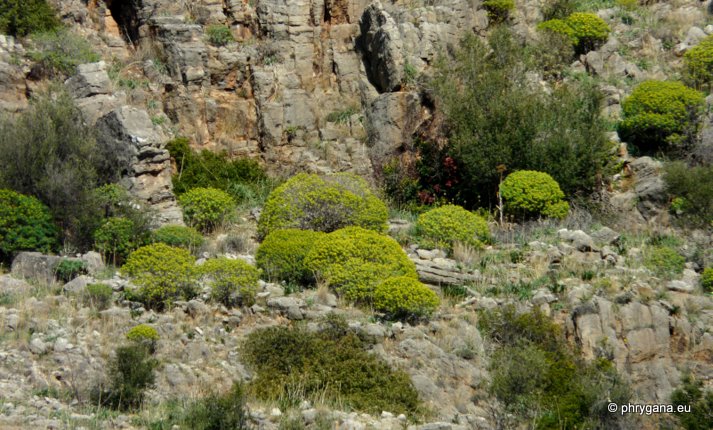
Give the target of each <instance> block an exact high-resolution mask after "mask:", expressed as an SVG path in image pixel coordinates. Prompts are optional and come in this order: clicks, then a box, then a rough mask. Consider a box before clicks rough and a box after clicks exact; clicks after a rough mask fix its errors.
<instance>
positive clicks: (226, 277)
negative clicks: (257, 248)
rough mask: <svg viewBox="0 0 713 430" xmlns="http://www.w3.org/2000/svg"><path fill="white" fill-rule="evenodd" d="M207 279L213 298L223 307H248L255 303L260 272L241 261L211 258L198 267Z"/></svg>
mask: <svg viewBox="0 0 713 430" xmlns="http://www.w3.org/2000/svg"><path fill="white" fill-rule="evenodd" d="M200 272H201V274H202V275H203V276H204V277H206V278H208V279H209V280H210V281H209V284H210V286H211V288H212V289H213V298H214V299H215V300H216V301H218V302H220V303H222V304H224V305H225V306H228V307H232V306H238V305H242V306H250V305H252V304H254V303H255V293H257V283H258V280H259V279H260V271H259V270H258V269H256V268H255V267H253V266H251V265H250V264H248V263H246V262H244V261H243V260H230V259H228V258H213V259H210V260H207V261H206V262H205V263H203V265H202V266H200Z"/></svg>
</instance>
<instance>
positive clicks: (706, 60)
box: [683, 35, 713, 88]
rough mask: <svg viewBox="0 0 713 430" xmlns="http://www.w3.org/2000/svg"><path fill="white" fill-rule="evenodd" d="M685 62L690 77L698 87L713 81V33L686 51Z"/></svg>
mask: <svg viewBox="0 0 713 430" xmlns="http://www.w3.org/2000/svg"><path fill="white" fill-rule="evenodd" d="M683 62H684V67H685V71H686V75H687V77H688V79H689V80H690V81H691V84H693V86H695V87H696V88H702V87H704V86H710V84H711V82H713V35H710V36H708V37H706V38H705V39H703V40H702V41H701V42H700V43H699V44H698V45H696V46H694V47H693V48H691V49H689V50H688V51H686V53H685V54H684V55H683Z"/></svg>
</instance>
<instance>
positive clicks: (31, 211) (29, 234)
mask: <svg viewBox="0 0 713 430" xmlns="http://www.w3.org/2000/svg"><path fill="white" fill-rule="evenodd" d="M1 174H2V173H0V175H1ZM58 233H59V232H58V230H57V227H55V225H54V223H53V222H52V215H51V214H50V212H49V210H48V209H47V207H46V206H45V205H43V204H42V203H41V202H40V201H39V200H37V199H35V198H34V197H29V196H24V195H22V194H19V193H16V192H14V191H10V190H2V189H0V262H10V261H12V258H13V257H14V255H15V254H16V253H17V252H19V251H40V252H50V251H53V250H56V249H57V245H58V242H57V237H58Z"/></svg>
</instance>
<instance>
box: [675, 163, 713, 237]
mask: <svg viewBox="0 0 713 430" xmlns="http://www.w3.org/2000/svg"><path fill="white" fill-rule="evenodd" d="M664 181H665V182H666V188H667V190H668V193H669V194H670V195H671V196H673V197H674V200H676V199H678V205H679V207H678V209H679V210H680V211H681V215H680V218H681V220H682V221H683V222H684V224H690V225H692V226H694V227H704V228H705V227H709V226H711V225H713V166H688V165H687V164H686V163H684V162H673V163H668V164H667V165H666V166H665V174H664Z"/></svg>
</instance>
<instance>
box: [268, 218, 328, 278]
mask: <svg viewBox="0 0 713 430" xmlns="http://www.w3.org/2000/svg"><path fill="white" fill-rule="evenodd" d="M324 235H325V233H323V232H321V231H312V230H298V229H295V228H288V229H284V230H276V231H273V232H272V233H270V234H268V235H267V237H266V238H265V240H264V241H263V242H262V243H261V244H260V247H259V248H258V249H257V252H256V253H255V260H256V261H257V265H258V267H260V268H261V269H262V270H263V271H264V272H265V274H266V275H267V276H268V277H269V278H270V279H273V280H279V281H285V282H288V283H292V282H297V283H302V284H309V283H311V282H313V281H314V274H313V273H312V271H311V270H310V269H308V268H307V267H306V266H305V263H304V260H305V257H306V256H307V254H309V252H310V251H311V250H312V246H313V245H314V243H315V242H316V241H317V240H319V239H320V238H322V237H323V236H324Z"/></svg>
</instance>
